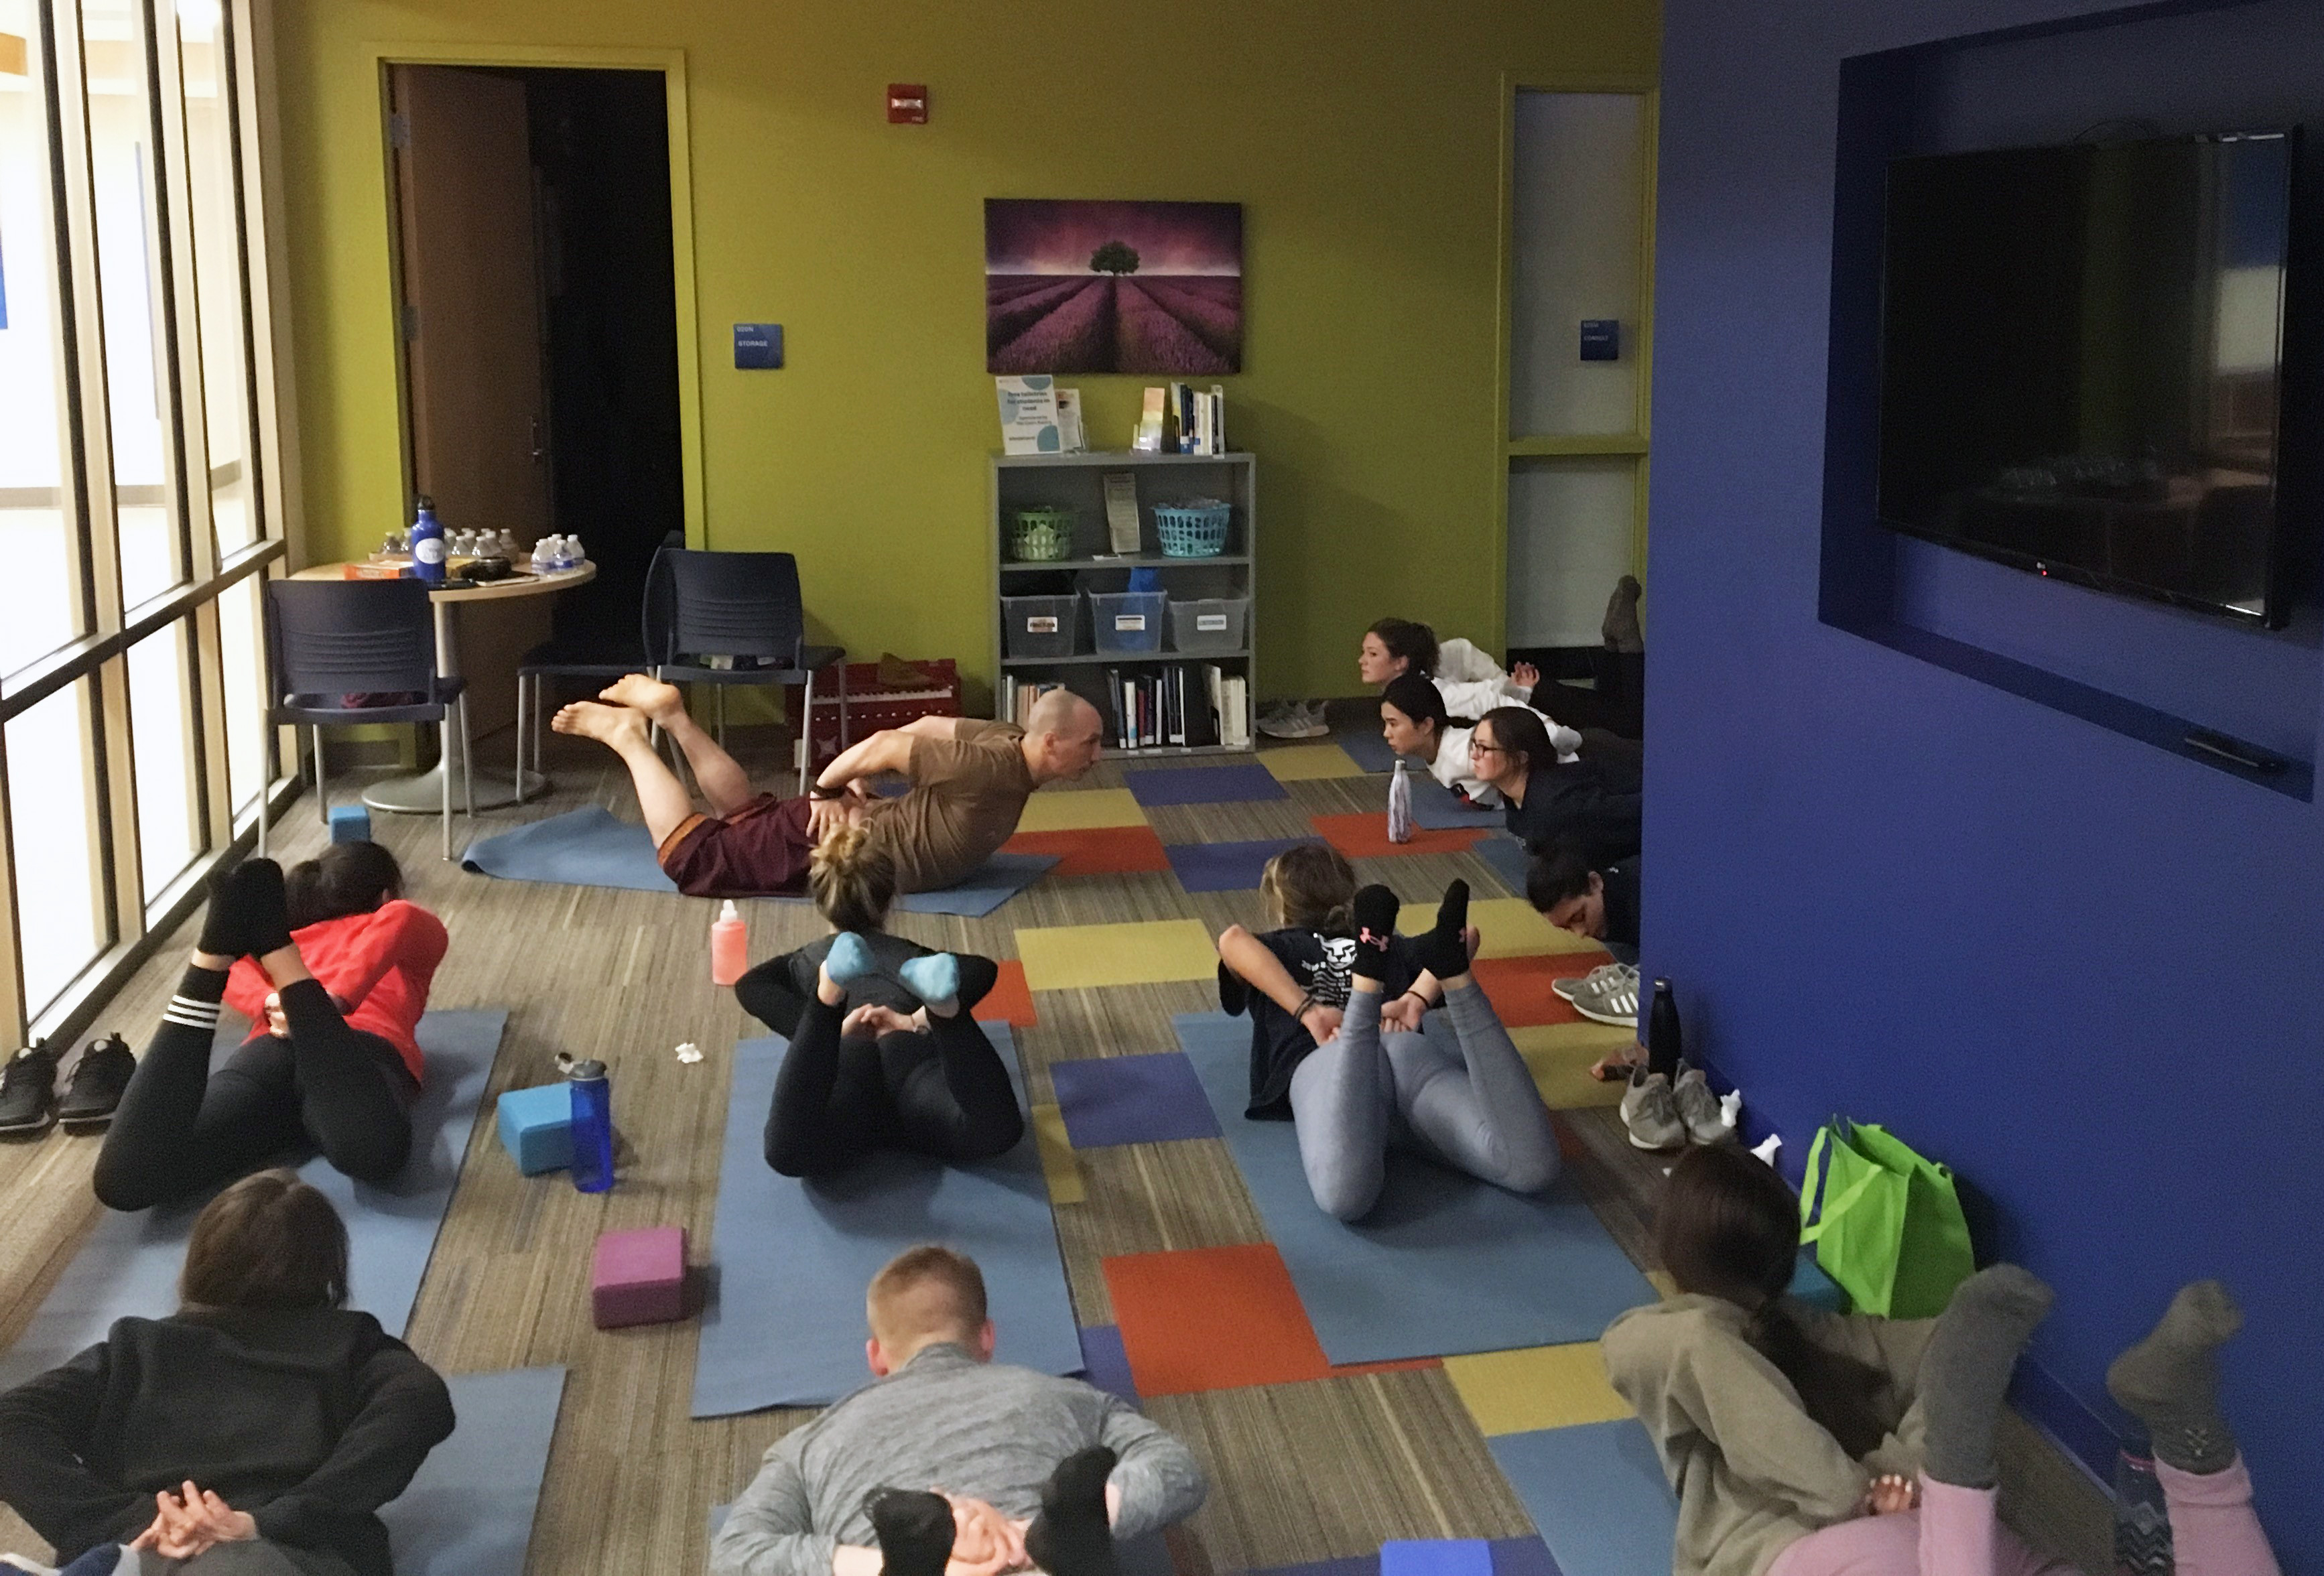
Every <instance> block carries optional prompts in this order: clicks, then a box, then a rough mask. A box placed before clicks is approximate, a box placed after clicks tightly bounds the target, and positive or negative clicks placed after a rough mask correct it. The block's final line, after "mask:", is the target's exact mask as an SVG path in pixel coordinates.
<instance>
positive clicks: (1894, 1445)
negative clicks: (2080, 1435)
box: [1603, 1144, 2276, 1576]
mask: <svg viewBox="0 0 2324 1576" xmlns="http://www.w3.org/2000/svg"><path fill="white" fill-rule="evenodd" d="M1799 1229H1800V1206H1799V1200H1798V1199H1796V1198H1795V1197H1794V1196H1793V1194H1792V1190H1791V1188H1790V1187H1789V1186H1788V1185H1786V1184H1784V1181H1783V1179H1782V1178H1781V1177H1779V1176H1777V1175H1775V1171H1774V1170H1773V1169H1772V1168H1770V1167H1769V1166H1766V1165H1764V1164H1762V1163H1761V1162H1760V1161H1758V1160H1757V1159H1755V1158H1754V1157H1752V1156H1751V1155H1750V1154H1748V1152H1747V1151H1745V1150H1743V1149H1742V1148H1740V1147H1737V1146H1735V1145H1731V1144H1726V1145H1713V1146H1710V1147H1701V1148H1695V1149H1690V1150H1688V1151H1687V1152H1686V1154H1685V1156H1684V1157H1683V1158H1682V1159H1681V1160H1680V1161H1679V1163H1678V1165H1677V1166H1676V1167H1674V1169H1673V1171H1672V1173H1671V1177H1670V1181H1669V1184H1668V1185H1667V1186H1666V1187H1665V1190H1664V1194H1663V1202H1662V1207H1661V1211H1660V1213H1659V1218H1658V1220H1657V1222H1656V1232H1655V1235H1656V1239H1657V1246H1658V1247H1659V1249H1660V1250H1661V1255H1662V1260H1663V1264H1664V1266H1665V1268H1667V1269H1668V1270H1669V1272H1670V1275H1671V1277H1672V1278H1673V1279H1674V1281H1675V1282H1676V1283H1677V1285H1678V1289H1679V1293H1680V1295H1677V1296H1675V1297H1673V1298H1672V1299H1670V1300H1669V1301H1667V1302H1664V1303H1658V1304H1649V1305H1647V1306H1646V1307H1643V1308H1634V1309H1632V1310H1631V1311H1630V1312H1628V1313H1624V1314H1623V1315H1622V1316H1621V1317H1619V1318H1618V1319H1616V1320H1615V1321H1614V1323H1612V1324H1611V1325H1609V1327H1608V1328H1607V1331H1606V1334H1605V1337H1604V1342H1603V1350H1604V1353H1605V1359H1606V1368H1607V1372H1608V1374H1609V1377H1610V1378H1612V1380H1613V1384H1614V1388H1615V1389H1616V1390H1618V1391H1619V1392H1620V1393H1621V1395H1622V1397H1623V1399H1625V1400H1627V1401H1628V1402H1629V1403H1630V1405H1632V1406H1634V1407H1635V1408H1636V1409H1637V1415H1638V1419H1639V1421H1640V1422H1641V1423H1643V1424H1645V1425H1646V1430H1647V1432H1648V1433H1650V1434H1651V1435H1653V1437H1654V1440H1655V1448H1656V1450H1657V1451H1658V1452H1660V1453H1661V1456H1662V1461H1663V1468H1664V1470H1665V1472H1667V1473H1668V1474H1669V1477H1670V1480H1671V1483H1672V1486H1673V1487H1674V1488H1675V1489H1676V1490H1677V1492H1678V1502H1679V1504H1678V1536H1677V1545H1676V1549H1675V1551H1674V1556H1673V1570H1674V1576H1922V1573H1923V1572H1924V1571H1941V1572H1945V1573H1946V1576H2072V1570H2073V1568H2072V1567H2070V1566H2068V1565H2065V1564H2063V1563H2061V1562H2053V1561H2048V1560H2045V1559H2043V1557H2042V1556H2041V1555H2038V1554H2036V1553H2033V1551H2032V1550H2030V1549H2028V1548H2027V1547H2026V1546H2025V1545H2024V1544H2022V1543H2020V1542H2019V1541H2018V1539H2017V1537H2016V1535H2015V1534H2014V1533H2012V1532H2011V1531H2010V1530H2009V1529H2008V1528H2007V1527H2006V1526H2003V1525H2000V1524H1999V1523H1998V1521H1997V1518H1996V1513H1995V1504H1996V1499H1997V1489H1996V1484H1997V1481H1998V1477H1999V1471H2000V1465H1999V1461H1998V1459H1997V1455H1996V1448H1995V1429H1996V1426H1997V1424H1998V1422H1999V1419H2000V1415H2001V1410H2002V1406H2003V1401H2004V1396H2005V1393H2006V1391H2007V1389H2008V1387H2009V1381H2010V1376H2011V1374H2012V1372H2013V1371H2014V1369H2015V1367H2016V1362H2017V1356H2018V1353H2019V1352H2020V1351H2022V1350H2024V1346H2025V1343H2026V1341H2028V1340H2029V1339H2030V1338H2031V1337H2032V1335H2033V1330H2034V1327H2035V1326H2036V1325H2037V1324H2039V1323H2041V1321H2042V1319H2043V1316H2044V1315H2045V1314H2047V1313H2048V1312H2049V1308H2050V1302H2051V1294H2050V1288H2049V1287H2047V1286H2043V1284H2042V1283H2041V1282H2040V1281H2038V1280H2036V1279H2035V1278H2034V1277H2033V1276H2031V1275H2029V1274H2027V1273H2026V1272H2025V1271H2024V1270H2023V1269H2021V1268H2019V1267H2016V1266H2015V1265H2009V1264H2001V1265H1996V1266H1994V1267H1991V1268H1989V1269H1985V1270H1980V1271H1979V1272H1978V1273H1977V1274H1976V1275H1974V1276H1970V1277H1969V1279H1968V1280H1966V1281H1964V1282H1962V1283H1961V1285H1960V1286H1959V1287H1958V1288H1957V1289H1956V1290H1955V1291H1954V1293H1953V1295H1952V1300H1951V1302H1950V1304H1948V1305H1947V1306H1946V1308H1945V1311H1944V1313H1942V1314H1941V1315H1940V1316H1939V1317H1937V1318H1935V1319H1921V1320H1892V1319H1877V1318H1872V1317H1869V1316H1867V1315H1861V1314H1858V1315H1850V1316H1846V1317H1842V1316H1840V1315H1835V1314H1831V1313H1822V1312H1821V1311H1820V1310H1817V1309H1814V1308H1811V1307H1807V1306H1805V1305H1803V1304H1799V1303H1796V1302H1794V1301H1793V1300H1792V1299H1791V1298H1789V1297H1787V1296H1785V1295H1784V1288H1785V1287H1786V1286H1789V1285H1790V1284H1791V1278H1792V1274H1793V1271H1794V1268H1795V1267H1796V1265H1797V1255H1798V1251H1799ZM2240 1321H2241V1315H2240V1314H2239V1313H2237V1312H2236V1306H2235V1304H2234V1303H2233V1302H2232V1301H2231V1300H2230V1299H2229V1298H2228V1296H2227V1292H2226V1291H2225V1289H2224V1288H2222V1287H2221V1286H2219V1285H2218V1282H2216V1281H2202V1282H2198V1283H2196V1284H2195V1285H2193V1286H2187V1287H2185V1288H2183V1289H2182V1290H2181V1292H2180V1293H2179V1295H2178V1296H2177V1298H2176V1299H2175V1300H2173V1302H2172V1304H2171V1307H2170V1311H2169V1312H2167V1313H2165V1314H2164V1315H2163V1322H2162V1323H2160V1324H2159V1325H2157V1326H2156V1327H2155V1329H2154V1331H2153V1333H2152V1334H2150V1335H2148V1336H2147V1337H2146V1339H2145V1340H2144V1341H2140V1342H2139V1343H2138V1344H2137V1345H2135V1346H2134V1347H2132V1348H2131V1349H2130V1350H2128V1351H2126V1352H2125V1353H2123V1355H2122V1356H2121V1357H2119V1358H2117V1359H2116V1360H2115V1363H2114V1366H2113V1367H2112V1368H2110V1369H2108V1370H2107V1390H2108V1391H2109V1392H2111V1393H2112V1395H2113V1396H2114V1398H2115V1399H2116V1401H2117V1402H2119V1403H2121V1405H2123V1406H2124V1407H2125V1408H2126V1409H2127V1410H2129V1411H2130V1412H2131V1413H2133V1414H2134V1415H2136V1416H2137V1417H2138V1418H2139V1420H2140V1421H2141V1422H2143V1423H2144V1424H2145V1425H2146V1427H2147V1429H2148V1431H2149V1433H2151V1435H2152V1437H2153V1444H2154V1455H2155V1460H2156V1469H2155V1470H2156V1472H2157V1475H2158V1476H2159V1477H2160V1478H2161V1479H2162V1483H2163V1495H2164V1498H2165V1499H2166V1500H2167V1501H2168V1504H2169V1509H2170V1517H2171V1526H2172V1537H2173V1542H2174V1544H2175V1552H2176V1554H2177V1557H2178V1562H2179V1569H2180V1570H2181V1571H2185V1572H2188V1573H2189V1576H2195V1573H2197V1572H2200V1573H2201V1576H2276V1563H2275V1560H2274V1557H2273V1554H2272V1553H2270V1552H2269V1549H2268V1544H2267V1539H2266V1537H2265V1535H2264V1534H2263V1533H2262V1532H2261V1530H2260V1525H2259V1521H2258V1518H2257V1517H2256V1516H2255V1515H2254V1514H2253V1511H2252V1503H2251V1502H2252V1488H2251V1479H2250V1477H2249V1475H2248V1474H2247V1473H2246V1471H2245V1470H2244V1467H2243V1464H2242V1461H2241V1460H2240V1459H2239V1457H2238V1456H2237V1454H2236V1445H2235V1438H2234V1436H2233V1435H2232V1434H2231V1433H2228V1432H2227V1423H2226V1420H2225V1419H2224V1418H2223V1417H2221V1415H2220V1414H2219V1410H2218V1365H2217V1359H2216V1355H2215V1354H2216V1349H2217V1348H2218V1345H2219V1344H2220V1343H2221V1342H2222V1341H2225V1340H2226V1339H2227V1337H2228V1336H2230V1335H2232V1334H2233V1333H2234V1332H2235V1331H2236V1326H2237V1324H2238V1323H2240Z"/></svg>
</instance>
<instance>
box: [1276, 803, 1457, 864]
mask: <svg viewBox="0 0 2324 1576" xmlns="http://www.w3.org/2000/svg"><path fill="white" fill-rule="evenodd" d="M1309 824H1310V825H1313V826H1314V828H1315V834H1316V835H1317V836H1319V837H1321V838H1322V839H1323V841H1324V842H1326V843H1330V844H1331V845H1332V846H1333V847H1334V848H1336V849H1338V850H1339V851H1340V852H1341V853H1344V854H1346V855H1347V856H1348V857H1349V858H1350V859H1388V858H1390V857H1392V856H1394V855H1397V854H1406V853H1463V852H1465V851H1466V850H1468V849H1470V848H1471V847H1473V846H1474V845H1475V844H1476V842H1477V840H1478V839H1479V838H1480V837H1481V836H1483V835H1484V834H1483V833H1481V832H1480V831H1478V830H1477V829H1476V828H1475V827H1473V826H1461V827H1455V828H1454V829H1453V830H1452V831H1450V832H1431V831H1430V830H1428V828H1426V827H1425V826H1416V827H1414V828H1413V829H1412V835H1411V836H1410V837H1409V838H1408V839H1406V841H1405V842H1402V843H1390V842H1389V841H1388V812H1387V811H1385V810H1357V811H1354V812H1352V813H1351V814H1348V815H1344V816H1314V817H1311V819H1310V822H1309Z"/></svg>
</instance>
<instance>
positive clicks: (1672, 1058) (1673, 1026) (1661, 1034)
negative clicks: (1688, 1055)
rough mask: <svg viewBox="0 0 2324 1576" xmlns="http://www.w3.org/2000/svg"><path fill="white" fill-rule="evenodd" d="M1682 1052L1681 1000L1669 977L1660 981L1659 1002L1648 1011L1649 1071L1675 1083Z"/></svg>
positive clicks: (1658, 989)
mask: <svg viewBox="0 0 2324 1576" xmlns="http://www.w3.org/2000/svg"><path fill="white" fill-rule="evenodd" d="M1681 1054H1682V1053H1681V1051H1680V1047H1679V1033H1678V1000H1677V999H1676V998H1675V997H1674V996H1673V995H1672V994H1671V982H1669V981H1668V980H1656V981H1655V1003H1654V1006H1653V1008H1652V1009H1649V1010H1648V1012H1647V1014H1646V1071H1647V1072H1649V1073H1660V1074H1662V1075H1663V1076H1664V1077H1665V1078H1667V1079H1669V1080H1671V1082H1673V1083H1676V1082H1678V1059H1679V1056H1680V1055H1681Z"/></svg>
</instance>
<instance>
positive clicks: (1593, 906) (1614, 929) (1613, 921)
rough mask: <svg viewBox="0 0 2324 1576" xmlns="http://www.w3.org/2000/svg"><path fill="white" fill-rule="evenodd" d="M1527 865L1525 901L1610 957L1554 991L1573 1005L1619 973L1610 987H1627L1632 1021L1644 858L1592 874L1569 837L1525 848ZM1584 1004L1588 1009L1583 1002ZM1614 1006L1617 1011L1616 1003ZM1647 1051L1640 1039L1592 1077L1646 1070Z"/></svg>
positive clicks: (1602, 1060)
mask: <svg viewBox="0 0 2324 1576" xmlns="http://www.w3.org/2000/svg"><path fill="white" fill-rule="evenodd" d="M1527 852H1528V853H1529V855H1530V857H1529V858H1528V859H1527V860H1526V902H1528V903H1530V904H1532V905H1533V907H1534V909H1535V912H1536V913H1538V914H1540V916H1541V917H1543V918H1545V919H1546V920H1548V921H1549V922H1550V923H1551V924H1552V925H1554V926H1557V927H1558V928H1559V929H1560V930H1568V931H1572V933H1573V934H1574V935H1580V936H1586V937H1588V938H1589V939H1590V940H1591V941H1595V942H1599V943H1601V944H1603V945H1604V946H1605V948H1606V950H1607V951H1608V952H1609V953H1611V954H1614V961H1613V962H1612V963H1600V964H1599V965H1598V967H1597V968H1595V969H1592V970H1591V972H1589V973H1588V974H1587V975H1584V976H1583V977H1582V979H1579V980H1572V981H1566V980H1559V981H1556V982H1554V983H1553V985H1552V987H1551V988H1552V989H1553V990H1554V991H1556V992H1557V993H1558V994H1559V995H1561V996H1563V997H1564V998H1565V999H1566V1000H1568V1001H1572V1000H1573V999H1574V997H1575V995H1576V994H1579V993H1581V992H1582V987H1584V986H1587V985H1589V984H1591V982H1595V981H1597V980H1599V979H1600V977H1601V976H1602V975H1603V974H1604V973H1605V972H1607V971H1610V970H1618V971H1622V972H1626V973H1627V975H1628V977H1627V979H1618V980H1615V981H1613V982H1611V983H1612V984H1613V985H1614V986H1615V987H1617V988H1626V989H1627V990H1628V1003H1629V1006H1630V1009H1631V1016H1632V1017H1633V1018H1635V1017H1636V1016H1637V1012H1636V1008H1637V999H1638V892H1639V887H1640V881H1639V874H1640V871H1639V866H1640V864H1641V862H1642V856H1640V855H1638V854H1635V853H1634V854H1632V855H1631V856H1630V857H1629V858H1628V859H1619V860H1609V861H1608V862H1605V863H1604V864H1602V865H1600V867H1599V868H1597V869H1595V870H1593V869H1591V865H1590V859H1589V855H1588V853H1587V851H1586V850H1584V849H1583V848H1582V844H1581V843H1578V842H1576V841H1575V840H1574V839H1572V838H1571V837H1563V838H1560V839H1558V840H1557V841H1556V842H1554V843H1550V844H1548V845H1547V846H1546V847H1538V848H1533V849H1529V850H1528V851H1527ZM1583 1004H1584V1005H1585V1006H1586V1005H1587V1004H1588V998H1587V997H1586V996H1585V997H1584V1002H1583ZM1614 1005H1615V1006H1616V1007H1617V1008H1618V1007H1619V1006H1620V1001H1619V1000H1618V999H1617V1000H1615V1002H1614ZM1645 1064H1646V1045H1645V1043H1644V1041H1643V1040H1641V1041H1640V1042H1639V1043H1637V1044H1636V1045H1632V1046H1625V1047H1624V1048H1623V1049H1622V1050H1620V1051H1618V1052H1617V1053H1615V1054H1614V1055H1608V1056H1600V1057H1599V1058H1598V1060H1597V1061H1596V1062H1594V1063H1592V1064H1591V1068H1590V1075H1591V1077H1593V1078H1595V1079H1597V1080H1598V1081H1599V1082H1600V1083H1622V1082H1625V1081H1626V1080H1628V1077H1629V1076H1630V1074H1631V1072H1632V1070H1633V1069H1635V1068H1637V1067H1641V1066H1644V1065H1645ZM1652 1071H1654V1072H1656V1073H1661V1074H1664V1075H1665V1076H1666V1077H1669V1078H1672V1079H1676V1078H1677V1076H1678V1069H1677V1068H1676V1067H1675V1066H1672V1067H1655V1068H1654V1069H1652Z"/></svg>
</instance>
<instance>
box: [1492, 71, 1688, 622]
mask: <svg viewBox="0 0 2324 1576" xmlns="http://www.w3.org/2000/svg"><path fill="white" fill-rule="evenodd" d="M1500 92H1501V104H1500V109H1501V183H1500V224H1499V244H1500V256H1499V260H1498V263H1499V266H1498V273H1497V277H1498V289H1497V290H1496V291H1495V296H1496V302H1495V307H1496V310H1497V311H1498V313H1499V320H1498V322H1497V324H1496V327H1495V335H1494V345H1495V353H1494V360H1493V443H1492V456H1493V545H1494V551H1493V563H1492V582H1493V614H1492V631H1493V647H1494V650H1506V649H1507V647H1508V618H1509V587H1508V576H1509V466H1510V465H1511V464H1512V463H1513V462H1515V461H1517V460H1520V459H1540V458H1585V457H1588V456H1595V455H1609V456H1613V455H1627V456H1632V457H1633V458H1634V459H1635V461H1636V465H1635V466H1634V469H1633V472H1632V477H1633V480H1632V485H1631V504H1630V521H1631V523H1630V572H1631V573H1632V574H1634V575H1636V576H1637V577H1638V580H1639V583H1640V584H1641V585H1643V584H1645V582H1646V466H1647V447H1648V438H1649V436H1650V433H1651V429H1652V423H1653V410H1654V364H1655V363H1654V336H1655V329H1654V325H1655V150H1656V143H1657V139H1658V127H1659V124H1660V121H1661V110H1662V90H1661V83H1660V81H1659V80H1658V79H1657V78H1655V77H1653V76H1651V75H1648V74H1646V73H1642V72H1615V71H1608V72H1594V73H1575V74H1572V75H1570V76H1561V77H1554V78H1529V77H1528V78H1517V77H1514V76H1510V75H1508V74H1507V73H1504V74H1503V76H1502V78H1501V88H1500ZM1520 93H1627V94H1632V95H1635V96H1637V97H1638V98H1639V99H1640V100H1642V101H1643V102H1642V103H1641V105H1640V106H1639V108H1640V114H1641V118H1642V122H1643V124H1641V125H1640V127H1639V135H1640V137H1641V139H1642V140H1643V143H1644V147H1643V157H1642V159H1641V161H1640V167H1639V185H1640V188H1641V189H1640V191H1639V198H1640V201H1641V203H1642V205H1643V206H1642V207H1641V210H1640V216H1639V223H1638V321H1637V331H1636V335H1635V339H1636V343H1637V364H1638V392H1637V410H1636V411H1635V412H1634V413H1633V415H1632V417H1631V422H1630V430H1629V431H1628V432H1618V433H1605V434H1598V433H1586V434H1576V433H1530V434H1526V435H1524V436H1521V437H1512V436H1511V435H1510V432H1509V364H1510V355H1509V316H1510V312H1509V294H1510V291H1511V290H1512V289H1513V288H1514V286H1515V284H1516V272H1517V257H1516V250H1517V95H1518V94H1520Z"/></svg>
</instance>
